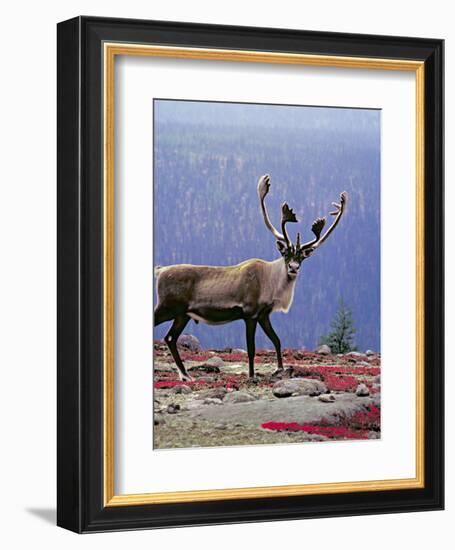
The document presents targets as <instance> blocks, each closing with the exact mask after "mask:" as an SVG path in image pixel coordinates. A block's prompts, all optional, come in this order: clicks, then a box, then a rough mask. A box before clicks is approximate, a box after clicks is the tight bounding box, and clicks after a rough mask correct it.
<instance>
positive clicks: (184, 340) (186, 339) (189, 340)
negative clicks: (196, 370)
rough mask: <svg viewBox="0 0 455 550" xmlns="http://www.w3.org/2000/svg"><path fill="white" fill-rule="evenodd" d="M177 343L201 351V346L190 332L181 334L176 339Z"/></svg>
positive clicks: (191, 349)
mask: <svg viewBox="0 0 455 550" xmlns="http://www.w3.org/2000/svg"><path fill="white" fill-rule="evenodd" d="M178 345H179V346H182V347H184V348H187V349H189V350H190V351H201V350H202V346H201V343H200V342H199V340H198V338H196V336H193V335H192V334H182V335H181V336H180V338H179V339H178Z"/></svg>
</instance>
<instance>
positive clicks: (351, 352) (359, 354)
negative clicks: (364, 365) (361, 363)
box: [346, 351, 365, 357]
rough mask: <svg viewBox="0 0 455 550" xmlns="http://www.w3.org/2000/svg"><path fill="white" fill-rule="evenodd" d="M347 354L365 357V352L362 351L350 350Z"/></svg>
mask: <svg viewBox="0 0 455 550" xmlns="http://www.w3.org/2000/svg"><path fill="white" fill-rule="evenodd" d="M346 355H350V356H351V357H365V354H364V353H360V351H350V352H349V353H347V354H346Z"/></svg>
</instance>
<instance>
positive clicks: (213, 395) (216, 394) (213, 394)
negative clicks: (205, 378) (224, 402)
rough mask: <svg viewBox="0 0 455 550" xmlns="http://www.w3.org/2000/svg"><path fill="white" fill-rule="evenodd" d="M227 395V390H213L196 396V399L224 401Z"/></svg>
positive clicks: (220, 388)
mask: <svg viewBox="0 0 455 550" xmlns="http://www.w3.org/2000/svg"><path fill="white" fill-rule="evenodd" d="M226 394H227V389H226V388H222V387H219V388H212V389H210V390H207V391H202V392H200V393H199V395H196V397H195V398H196V399H207V398H209V399H224V396H225V395H226Z"/></svg>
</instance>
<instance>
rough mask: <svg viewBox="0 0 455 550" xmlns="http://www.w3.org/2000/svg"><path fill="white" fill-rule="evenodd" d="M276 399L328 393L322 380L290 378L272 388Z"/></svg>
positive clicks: (276, 383)
mask: <svg viewBox="0 0 455 550" xmlns="http://www.w3.org/2000/svg"><path fill="white" fill-rule="evenodd" d="M272 392H273V395H274V396H275V397H291V396H292V395H310V396H315V395H320V394H321V393H326V392H327V386H326V385H325V384H324V382H321V381H320V380H313V379H312V378H289V379H285V380H279V381H278V382H275V384H274V385H273V388H272Z"/></svg>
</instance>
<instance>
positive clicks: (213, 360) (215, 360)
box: [204, 355, 224, 368]
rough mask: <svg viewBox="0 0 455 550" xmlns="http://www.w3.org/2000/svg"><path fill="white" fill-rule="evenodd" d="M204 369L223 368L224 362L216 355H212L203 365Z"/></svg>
mask: <svg viewBox="0 0 455 550" xmlns="http://www.w3.org/2000/svg"><path fill="white" fill-rule="evenodd" d="M204 365H205V366H206V367H215V368H220V367H222V366H224V361H223V360H222V359H221V357H218V356H217V355H214V356H213V357H210V359H207V361H206V362H205V363H204Z"/></svg>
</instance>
